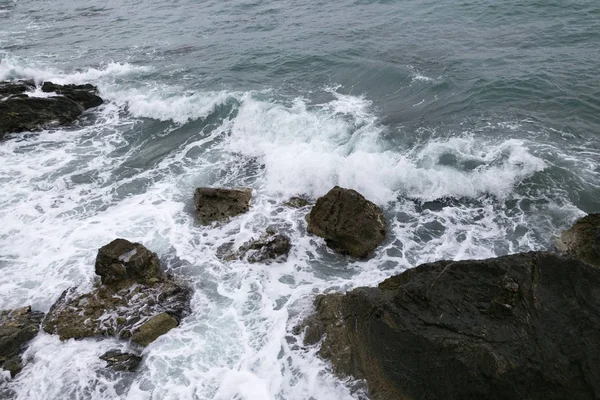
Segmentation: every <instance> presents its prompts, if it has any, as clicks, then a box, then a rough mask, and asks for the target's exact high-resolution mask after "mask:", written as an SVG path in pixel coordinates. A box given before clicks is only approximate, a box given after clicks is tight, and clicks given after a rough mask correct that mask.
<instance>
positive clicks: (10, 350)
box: [0, 307, 44, 377]
mask: <svg viewBox="0 0 600 400" xmlns="http://www.w3.org/2000/svg"><path fill="white" fill-rule="evenodd" d="M43 318H44V313H43V312H39V311H31V307H22V308H17V309H14V310H2V311H0V367H2V368H3V369H5V370H7V371H9V372H10V375H11V377H14V376H15V375H16V374H18V373H19V372H21V369H23V365H22V363H21V353H22V352H23V351H24V350H25V346H26V344H27V343H28V342H29V341H30V340H31V339H33V338H34V337H35V336H36V335H37V333H38V331H39V330H40V323H41V322H42V319H43Z"/></svg>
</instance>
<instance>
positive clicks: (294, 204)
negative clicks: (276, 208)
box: [283, 197, 312, 208]
mask: <svg viewBox="0 0 600 400" xmlns="http://www.w3.org/2000/svg"><path fill="white" fill-rule="evenodd" d="M311 204H312V203H311V201H310V200H309V199H307V198H305V197H290V198H289V200H288V201H286V202H285V203H283V205H285V206H286V207H290V208H304V207H306V206H309V205H311Z"/></svg>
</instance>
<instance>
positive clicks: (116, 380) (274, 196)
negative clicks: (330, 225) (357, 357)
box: [0, 0, 600, 400]
mask: <svg viewBox="0 0 600 400" xmlns="http://www.w3.org/2000/svg"><path fill="white" fill-rule="evenodd" d="M599 76H600V3H598V2H597V1H593V0H590V1H571V0H570V1H560V2H559V1H544V2H541V1H529V0H528V1H505V2H503V3H501V4H500V3H497V2H492V1H481V0H476V1H454V0H446V1H442V2H440V1H436V2H433V1H394V0H388V1H339V2H318V1H313V2H306V1H295V2H290V1H278V2H275V1H261V0H254V1H238V0H236V1H220V2H214V1H207V2H192V1H189V0H188V1H171V2H158V1H131V2H126V3H124V2H117V1H105V2H96V1H91V2H86V4H85V5H82V4H78V3H77V2H70V1H58V0H49V1H44V2H39V1H36V2H34V1H6V0H0V80H7V79H8V80H10V79H20V78H33V79H36V80H37V81H42V80H51V81H54V82H56V83H92V84H94V85H97V86H98V87H99V90H100V94H101V96H102V97H103V98H105V99H106V103H105V105H103V106H102V107H100V108H98V109H96V110H93V111H91V112H88V113H87V114H86V115H84V117H83V118H81V120H80V121H79V122H78V123H77V124H75V125H74V126H72V127H68V128H62V129H55V130H50V131H43V132H40V133H31V134H25V135H23V134H19V135H15V137H14V138H13V139H11V140H8V141H5V142H3V143H1V144H0V145H1V146H0V182H1V183H2V188H3V190H2V191H1V193H0V219H1V220H2V222H3V223H2V224H1V226H0V269H1V272H2V273H1V274H0V308H10V307H16V306H20V305H24V304H32V305H33V306H34V308H36V309H40V310H43V311H46V310H47V309H48V308H49V307H50V305H51V304H52V302H53V301H55V300H56V298H57V297H58V296H59V295H60V293H61V291H62V290H64V289H65V288H67V287H69V286H78V287H79V288H80V290H81V291H86V290H89V289H90V287H91V286H92V284H93V261H94V257H95V254H96V251H97V249H98V248H99V247H100V246H102V245H103V244H105V243H108V242H109V241H111V240H112V239H113V238H114V237H117V236H120V237H126V238H128V239H130V240H136V241H139V242H141V243H143V244H145V245H146V246H148V247H149V248H151V249H152V250H154V251H156V252H157V253H158V254H159V256H160V257H161V259H162V260H163V262H164V264H165V266H166V267H167V268H168V269H169V270H170V271H172V272H174V273H177V274H180V275H182V276H184V277H185V278H186V279H188V280H189V281H190V282H191V283H192V285H194V287H195V289H196V292H195V293H196V294H195V297H194V303H193V313H192V315H191V316H189V317H188V318H187V319H186V320H184V323H183V324H182V326H181V327H180V328H179V329H176V330H173V331H171V332H170V333H169V334H168V335H166V336H164V337H163V338H161V339H160V340H159V341H157V342H155V343H154V344H152V345H151V346H149V347H148V348H147V349H146V350H144V353H143V354H144V356H145V360H144V364H143V366H142V368H141V369H140V371H138V372H137V373H135V374H132V375H110V374H106V373H104V372H102V365H103V362H101V361H99V360H98V359H97V357H98V355H100V354H102V352H103V351H105V350H107V349H109V348H113V347H122V348H124V347H126V346H127V344H126V343H118V342H114V341H111V340H103V341H101V340H100V341H99V340H85V341H80V342H66V343H60V342H59V341H58V340H57V339H56V338H54V337H52V336H50V335H44V334H41V335H40V336H38V338H37V339H36V340H35V341H34V342H33V343H32V345H31V347H30V349H29V350H28V352H27V353H26V357H27V358H28V359H29V360H30V362H29V364H28V366H27V367H26V369H25V370H24V372H23V373H22V375H21V376H20V378H19V379H17V380H16V381H15V382H12V383H6V385H8V386H9V387H10V388H11V389H12V390H13V391H14V392H15V397H16V398H19V399H65V398H73V399H75V398H82V399H83V398H85V399H87V398H93V399H114V398H127V399H150V398H151V399H224V400H225V399H239V400H242V399H248V400H249V399H331V398H336V399H337V398H339V399H346V398H362V397H364V396H368V394H365V392H364V389H363V387H362V385H361V384H360V382H359V383H355V382H349V381H342V380H340V379H338V378H336V377H334V376H333V375H332V374H331V373H330V370H329V367H328V365H327V364H326V363H325V362H323V361H321V360H320V359H319V358H318V357H316V356H315V349H304V348H301V347H298V346H297V345H296V344H295V343H294V341H295V340H298V339H299V338H297V337H294V336H293V335H292V333H291V332H292V328H293V326H294V325H295V324H296V323H297V322H298V321H299V320H300V319H301V318H302V317H303V316H304V315H306V314H307V313H309V312H310V310H311V300H312V298H313V297H314V296H315V294H317V293H321V292H327V291H332V290H335V291H344V290H347V289H349V288H353V287H356V286H362V285H374V284H376V283H377V282H378V281H380V280H382V279H384V278H385V277H388V276H390V275H393V274H395V273H398V272H400V271H402V270H404V269H406V268H410V267H412V266H415V265H417V264H419V263H422V262H426V261H433V260H438V259H443V258H446V259H465V258H485V257H493V256H498V255H503V254H509V253H515V252H519V251H529V250H544V249H551V248H552V246H553V244H552V243H553V238H554V237H555V235H557V234H559V233H560V231H561V230H563V229H565V228H566V227H568V226H569V225H570V224H571V223H572V222H573V221H574V220H575V219H576V218H578V217H579V216H581V215H584V214H585V213H590V212H598V211H600V78H599ZM338 184H339V185H341V186H345V187H350V188H354V189H356V190H359V191H360V192H361V193H363V194H364V195H365V196H366V197H367V198H369V199H371V200H372V201H374V202H376V203H377V204H379V205H380V206H381V207H382V208H383V209H384V212H385V214H386V217H387V220H388V224H389V235H388V237H387V239H386V241H385V242H384V244H383V245H382V246H381V247H380V248H379V249H378V250H377V252H376V253H375V254H374V256H373V258H372V259H370V260H367V261H360V262H358V261H353V260H349V259H345V258H343V257H339V256H337V255H335V254H333V253H331V252H329V251H328V250H327V248H326V247H325V246H324V243H323V242H322V241H320V240H318V239H316V238H314V237H310V236H307V235H306V232H305V223H304V214H305V212H306V210H289V209H287V208H285V207H283V206H281V202H283V201H284V200H286V199H287V198H289V197H290V196H293V195H308V196H311V197H314V198H316V197H318V196H320V195H323V194H324V193H326V192H327V191H328V190H329V189H330V188H331V187H333V186H334V185H338ZM201 185H214V186H249V187H252V188H253V189H254V197H253V203H252V208H251V211H250V212H249V213H248V214H246V215H244V216H242V217H240V218H236V219H234V220H232V221H231V222H230V223H228V224H227V225H225V226H222V227H217V228H211V229H209V228H204V227H200V226H198V225H197V224H196V222H195V221H194V218H193V206H192V193H193V190H194V188H195V187H197V186H201ZM268 225H275V226H277V227H278V228H279V229H281V230H283V231H285V232H287V233H288V234H289V235H290V236H291V237H292V240H293V243H294V248H293V250H292V254H291V255H290V258H289V260H288V261H287V262H286V263H284V264H279V265H270V266H267V265H252V266H249V265H245V264H244V263H241V262H231V263H223V262H222V261H220V260H219V259H218V258H217V257H216V256H215V250H216V249H217V248H218V246H220V245H221V244H223V243H226V242H228V241H232V240H233V241H235V242H236V243H238V244H241V243H243V242H244V241H246V240H247V239H249V238H250V237H253V236H256V235H258V234H259V233H260V232H261V231H263V230H264V229H265V228H266V226H268Z"/></svg>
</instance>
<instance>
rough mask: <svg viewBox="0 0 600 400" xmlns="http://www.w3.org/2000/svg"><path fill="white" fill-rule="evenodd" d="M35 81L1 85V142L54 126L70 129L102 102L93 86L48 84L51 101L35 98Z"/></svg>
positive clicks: (45, 90) (49, 99)
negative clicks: (7, 136) (5, 137)
mask: <svg viewBox="0 0 600 400" xmlns="http://www.w3.org/2000/svg"><path fill="white" fill-rule="evenodd" d="M34 89H35V84H34V83H33V82H32V81H18V82H4V83H0V138H1V137H2V136H3V135H4V134H6V133H11V132H23V131H34V130H37V129H40V128H43V127H45V126H49V125H52V124H58V125H66V124H70V123H71V122H73V121H74V120H75V119H76V118H77V117H79V116H80V115H81V114H82V113H83V112H84V111H85V110H87V109H89V108H92V107H96V106H99V105H100V104H102V99H101V98H100V97H99V96H98V95H97V89H96V88H95V87H94V86H92V85H56V84H53V83H51V82H45V83H44V84H43V85H42V87H41V89H42V92H46V93H49V94H48V95H47V97H39V96H31V95H30V94H31V93H30V92H31V91H32V90H34Z"/></svg>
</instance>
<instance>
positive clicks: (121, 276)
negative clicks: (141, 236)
mask: <svg viewBox="0 0 600 400" xmlns="http://www.w3.org/2000/svg"><path fill="white" fill-rule="evenodd" d="M95 270H96V274H97V275H99V276H100V278H101V279H102V283H104V284H115V283H118V282H121V281H126V282H129V281H137V282H144V283H153V282H158V281H161V280H162V279H163V278H164V272H163V270H162V268H161V266H160V261H159V260H158V256H157V255H156V253H153V252H151V251H150V250H148V249H147V248H146V247H144V246H143V245H141V244H139V243H132V242H130V241H128V240H125V239H115V240H113V241H112V242H110V243H109V244H107V245H106V246H103V247H101V248H100V250H98V256H97V257H96V265H95Z"/></svg>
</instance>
